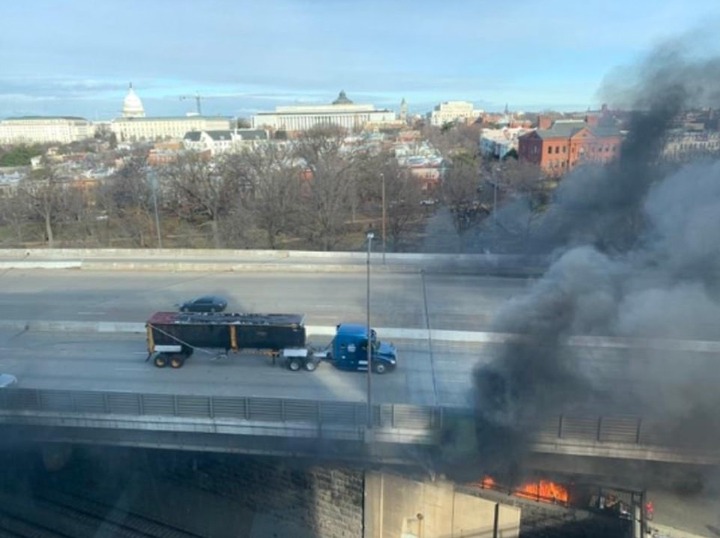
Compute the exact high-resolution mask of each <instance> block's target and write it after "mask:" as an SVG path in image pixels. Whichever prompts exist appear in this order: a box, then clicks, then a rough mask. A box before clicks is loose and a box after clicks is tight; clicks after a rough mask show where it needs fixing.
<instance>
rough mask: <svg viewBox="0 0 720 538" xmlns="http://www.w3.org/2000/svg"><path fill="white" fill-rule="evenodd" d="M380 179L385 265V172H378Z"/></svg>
mask: <svg viewBox="0 0 720 538" xmlns="http://www.w3.org/2000/svg"><path fill="white" fill-rule="evenodd" d="M380 178H381V179H382V241H383V265H385V221H386V218H385V214H386V210H385V207H386V206H385V174H380Z"/></svg>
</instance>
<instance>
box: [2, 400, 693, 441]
mask: <svg viewBox="0 0 720 538" xmlns="http://www.w3.org/2000/svg"><path fill="white" fill-rule="evenodd" d="M0 414H2V415H4V416H5V417H9V416H13V415H18V416H32V415H33V414H53V415H60V416H63V417H82V416H88V415H93V416H95V417H97V416H105V417H107V418H114V417H144V416H146V417H175V418H186V419H188V420H190V419H194V420H197V419H208V420H224V421H227V420H229V421H237V422H263V423H276V424H298V425H307V426H311V427H318V428H322V427H328V426H329V427H332V426H338V427H344V428H357V429H363V428H365V427H366V425H367V406H366V404H365V403H362V402H341V401H314V400H297V399H284V398H257V397H241V396H227V397H226V396H193V395H175V394H147V393H133V392H102V391H74V390H46V389H20V388H18V389H6V390H0ZM456 418H463V419H465V420H468V419H470V420H472V412H471V411H470V410H468V409H458V408H447V407H429V406H416V405H407V404H377V405H374V406H373V426H374V427H375V428H378V429H387V430H405V431H414V432H418V433H419V432H424V433H433V432H438V433H439V432H440V431H442V430H443V429H444V428H445V427H447V428H452V426H453V424H454V421H455V419H456ZM530 429H531V430H532V431H533V433H534V436H535V437H536V438H538V439H543V440H552V439H555V440H574V441H583V442H592V443H600V444H602V443H606V444H611V443H615V444H624V445H643V446H664V447H668V448H670V447H681V446H684V445H686V444H687V443H685V442H684V441H683V440H682V439H680V436H678V435H674V434H673V432H671V431H665V430H664V429H662V428H660V427H658V425H657V424H655V423H653V422H652V421H650V420H644V419H642V418H640V417H636V416H601V417H598V416H572V415H561V416H556V417H550V418H548V419H546V420H539V421H537V422H536V423H535V424H533V425H532V427H531V428H530Z"/></svg>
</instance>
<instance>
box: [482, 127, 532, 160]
mask: <svg viewBox="0 0 720 538" xmlns="http://www.w3.org/2000/svg"><path fill="white" fill-rule="evenodd" d="M531 130H532V129H525V128H522V127H513V128H510V127H505V128H503V129H483V130H482V135H481V136H480V153H481V154H482V155H483V156H484V157H495V158H497V159H502V158H503V157H505V155H507V153H508V152H509V151H510V150H513V149H514V150H515V151H518V138H519V137H520V136H522V135H524V134H525V133H527V132H529V131H531Z"/></svg>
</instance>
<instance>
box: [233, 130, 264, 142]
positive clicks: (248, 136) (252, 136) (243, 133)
mask: <svg viewBox="0 0 720 538" xmlns="http://www.w3.org/2000/svg"><path fill="white" fill-rule="evenodd" d="M237 134H239V135H240V138H242V139H243V140H267V139H268V133H267V131H265V130H264V129H238V130H237Z"/></svg>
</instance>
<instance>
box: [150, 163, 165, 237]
mask: <svg viewBox="0 0 720 538" xmlns="http://www.w3.org/2000/svg"><path fill="white" fill-rule="evenodd" d="M150 182H151V184H152V191H153V207H154V208H155V231H156V232H157V243H158V248H163V246H162V232H161V231H160V214H159V213H158V204H157V188H158V181H157V174H156V173H155V171H154V170H152V171H150Z"/></svg>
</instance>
